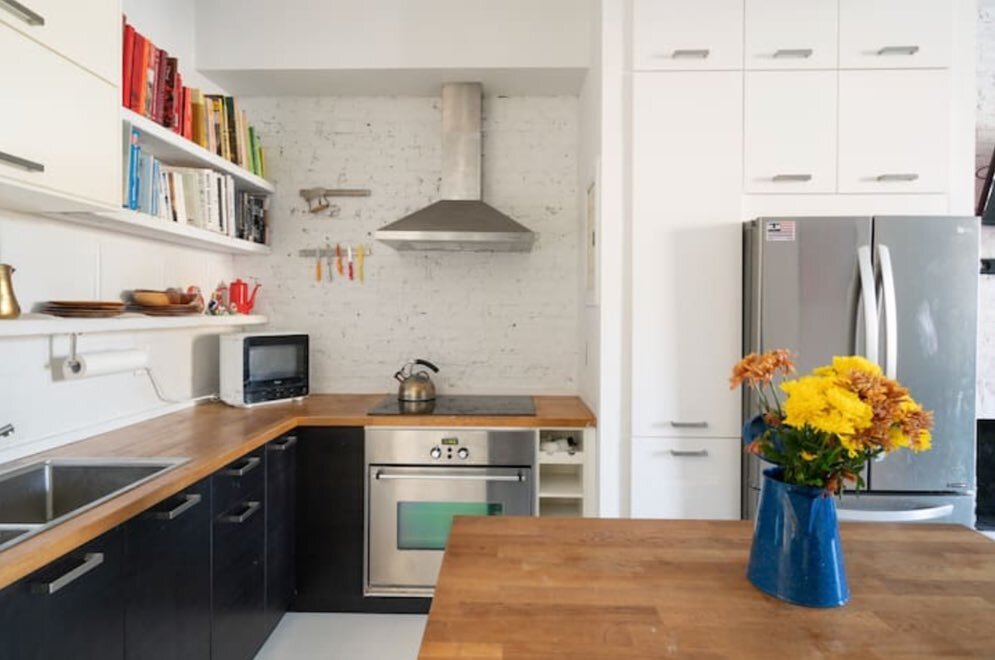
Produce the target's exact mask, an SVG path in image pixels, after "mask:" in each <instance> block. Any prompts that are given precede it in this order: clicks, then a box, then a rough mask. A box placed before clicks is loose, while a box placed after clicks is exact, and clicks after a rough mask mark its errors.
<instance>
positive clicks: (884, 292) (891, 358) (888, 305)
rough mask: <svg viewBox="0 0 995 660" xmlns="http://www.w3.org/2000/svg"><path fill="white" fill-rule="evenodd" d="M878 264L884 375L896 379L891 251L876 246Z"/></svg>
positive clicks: (893, 274) (896, 337)
mask: <svg viewBox="0 0 995 660" xmlns="http://www.w3.org/2000/svg"><path fill="white" fill-rule="evenodd" d="M878 263H879V264H880V266H881V298H882V302H883V303H884V375H885V376H887V377H888V378H897V374H898V302H897V300H898V298H897V296H896V295H895V271H894V269H893V268H892V267H891V250H889V249H888V246H887V245H884V244H878Z"/></svg>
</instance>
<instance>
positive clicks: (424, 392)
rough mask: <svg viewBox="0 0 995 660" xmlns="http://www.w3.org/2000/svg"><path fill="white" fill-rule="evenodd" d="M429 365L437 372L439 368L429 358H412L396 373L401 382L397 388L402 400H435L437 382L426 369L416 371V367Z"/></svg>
mask: <svg viewBox="0 0 995 660" xmlns="http://www.w3.org/2000/svg"><path fill="white" fill-rule="evenodd" d="M417 366H423V367H428V368H429V369H431V370H432V371H434V372H435V373H439V368H438V367H437V366H435V365H434V364H432V363H431V362H429V361H428V360H422V359H420V358H419V359H417V360H412V361H411V362H408V363H407V364H406V365H404V366H403V367H401V369H400V370H399V371H398V372H397V373H396V374H394V378H396V379H397V380H398V382H399V383H401V384H400V385H399V386H398V388H397V398H398V399H399V400H400V401H435V383H433V382H432V378H431V377H430V376H429V375H428V372H427V371H425V370H422V371H418V372H416V371H415V367H417Z"/></svg>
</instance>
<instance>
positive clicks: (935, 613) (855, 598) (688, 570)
mask: <svg viewBox="0 0 995 660" xmlns="http://www.w3.org/2000/svg"><path fill="white" fill-rule="evenodd" d="M841 533H842V537H843V548H844V552H845V556H846V566H847V572H848V574H849V584H850V589H851V591H852V597H851V600H850V603H849V604H847V605H845V606H843V607H840V608H835V609H811V608H805V607H799V606H795V605H789V604H787V603H784V602H782V601H779V600H777V599H775V598H772V597H770V596H767V595H765V594H763V593H761V592H759V591H758V590H757V589H755V588H754V587H753V586H752V585H751V584H750V583H749V582H748V581H747V580H746V577H745V573H746V561H747V556H748V554H749V548H750V538H751V534H752V524H751V523H749V522H743V521H683V520H608V519H548V518H514V517H507V518H502V517H495V518H457V519H456V521H455V523H454V525H453V528H452V531H451V533H450V536H449V543H448V546H447V548H446V554H445V558H444V560H443V563H442V572H441V573H440V575H439V581H438V584H437V586H436V590H435V598H434V600H433V601H432V609H431V612H430V614H429V617H428V624H427V626H426V629H425V634H424V637H423V639H422V646H421V652H420V655H419V657H420V658H422V659H423V660H429V659H432V660H435V659H438V658H523V659H525V658H534V659H539V658H544V659H545V658H668V657H707V658H754V657H755V658H828V657H852V658H908V657H920V658H941V657H954V656H956V657H984V658H995V543H993V542H992V541H990V540H989V539H987V538H985V537H984V536H982V535H981V534H979V533H977V532H974V531H971V530H969V529H967V528H964V527H959V526H953V525H935V524H934V525H895V524H890V525H884V524H875V523H844V524H843V525H842V526H841Z"/></svg>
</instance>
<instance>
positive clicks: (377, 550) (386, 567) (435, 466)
mask: <svg viewBox="0 0 995 660" xmlns="http://www.w3.org/2000/svg"><path fill="white" fill-rule="evenodd" d="M365 449H366V548H365V549H366V553H365V559H366V565H365V580H364V594H365V595H367V596H431V595H432V591H433V588H434V586H435V581H436V578H437V577H438V574H439V567H440V566H441V564H442V554H443V551H444V550H445V547H446V541H447V539H448V537H449V528H450V527H451V525H452V521H453V517H454V516H513V515H522V516H528V515H532V513H533V502H534V500H535V495H534V492H533V485H532V484H533V479H532V468H533V462H534V456H535V433H534V432H533V431H528V430H481V429H451V430H450V429H443V430H440V429H391V428H367V429H366V448H365Z"/></svg>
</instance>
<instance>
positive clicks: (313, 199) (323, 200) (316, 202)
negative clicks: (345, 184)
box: [300, 188, 370, 213]
mask: <svg viewBox="0 0 995 660" xmlns="http://www.w3.org/2000/svg"><path fill="white" fill-rule="evenodd" d="M300 196H301V197H303V198H304V201H306V202H307V210H308V213H321V212H322V211H325V210H327V209H328V207H329V206H331V203H330V202H329V201H328V198H329V197H369V196H370V189H369V188H302V189H301V190H300Z"/></svg>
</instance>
